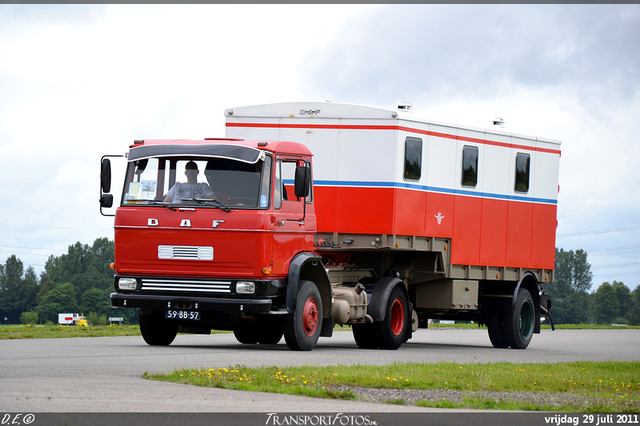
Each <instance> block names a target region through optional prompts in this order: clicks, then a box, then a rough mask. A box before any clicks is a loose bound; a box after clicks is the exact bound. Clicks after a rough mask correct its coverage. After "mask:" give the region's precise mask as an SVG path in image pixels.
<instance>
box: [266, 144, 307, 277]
mask: <svg viewBox="0 0 640 426" xmlns="http://www.w3.org/2000/svg"><path fill="white" fill-rule="evenodd" d="M300 166H309V163H308V162H305V161H304V160H303V159H301V158H290V157H289V158H288V157H284V156H283V157H277V158H276V167H275V171H274V174H275V176H274V179H273V182H274V190H273V194H274V197H273V212H274V217H275V221H274V224H273V226H274V229H273V231H274V239H273V254H274V266H273V270H274V273H277V272H276V271H278V272H281V273H287V272H288V268H289V261H290V260H291V258H293V256H295V255H296V254H297V253H300V252H302V251H312V250H313V236H314V234H315V227H316V224H315V215H314V214H313V211H312V204H311V202H312V192H311V189H310V192H309V196H308V197H306V198H298V197H296V196H295V191H294V180H295V171H296V168H297V167H300ZM310 187H311V188H312V185H310Z"/></svg>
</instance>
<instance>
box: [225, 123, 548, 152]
mask: <svg viewBox="0 0 640 426" xmlns="http://www.w3.org/2000/svg"><path fill="white" fill-rule="evenodd" d="M226 126H227V127H252V128H269V129H276V128H285V129H334V130H400V131H404V132H409V133H417V134H420V135H427V136H434V137H438V138H445V139H453V140H460V141H465V142H472V143H478V144H482V145H491V146H499V147H503V148H514V149H526V150H529V151H537V152H546V153H549V154H557V155H560V150H559V149H549V148H539V147H533V146H527V145H518V144H512V143H505V142H497V141H491V140H485V139H477V138H470V137H467V136H454V135H449V134H446V133H440V132H432V131H430V130H422V129H414V128H411V127H404V126H373V125H355V124H353V125H344V124H279V123H276V124H273V123H226Z"/></svg>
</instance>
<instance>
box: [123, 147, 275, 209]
mask: <svg viewBox="0 0 640 426" xmlns="http://www.w3.org/2000/svg"><path fill="white" fill-rule="evenodd" d="M271 163H272V159H271V157H270V156H268V155H267V156H265V157H264V160H259V161H257V162H256V163H255V164H248V163H245V162H241V161H236V160H232V159H227V158H210V157H209V158H207V157H184V158H183V157H152V158H145V159H142V160H137V161H131V162H130V163H129V165H128V168H127V176H126V179H125V186H124V191H123V196H122V205H132V204H143V205H158V206H163V205H166V206H173V205H176V204H180V205H191V206H193V205H197V206H199V207H210V208H223V209H225V208H226V207H227V206H228V207H233V208H234V209H236V208H241V209H242V208H244V209H256V208H259V209H264V208H268V207H269V187H270V185H269V183H270V176H271Z"/></svg>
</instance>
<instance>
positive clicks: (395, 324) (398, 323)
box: [390, 299, 404, 336]
mask: <svg viewBox="0 0 640 426" xmlns="http://www.w3.org/2000/svg"><path fill="white" fill-rule="evenodd" d="M390 320H391V331H392V332H393V334H395V335H396V336H399V335H400V333H402V329H403V328H404V306H402V302H401V301H400V299H396V300H394V301H393V304H392V305H391V318H390Z"/></svg>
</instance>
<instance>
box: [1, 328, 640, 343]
mask: <svg viewBox="0 0 640 426" xmlns="http://www.w3.org/2000/svg"><path fill="white" fill-rule="evenodd" d="M430 328H433V329H439V328H472V329H476V328H478V324H431V326H430ZM481 328H484V329H486V327H481ZM542 329H543V330H544V329H551V327H550V326H548V325H543V326H542ZM556 329H560V330H604V329H618V330H620V329H625V330H628V329H640V327H639V326H628V327H619V326H611V325H599V324H561V325H558V326H556ZM350 330H351V327H348V326H345V327H341V326H336V328H335V331H350ZM212 333H228V332H226V331H222V332H220V331H215V330H214V331H212ZM101 336H140V327H139V326H138V325H110V326H109V325H103V326H91V327H75V326H62V325H41V324H37V325H30V324H27V325H25V324H17V325H15V324H9V325H0V340H1V339H50V338H56V337H101Z"/></svg>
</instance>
